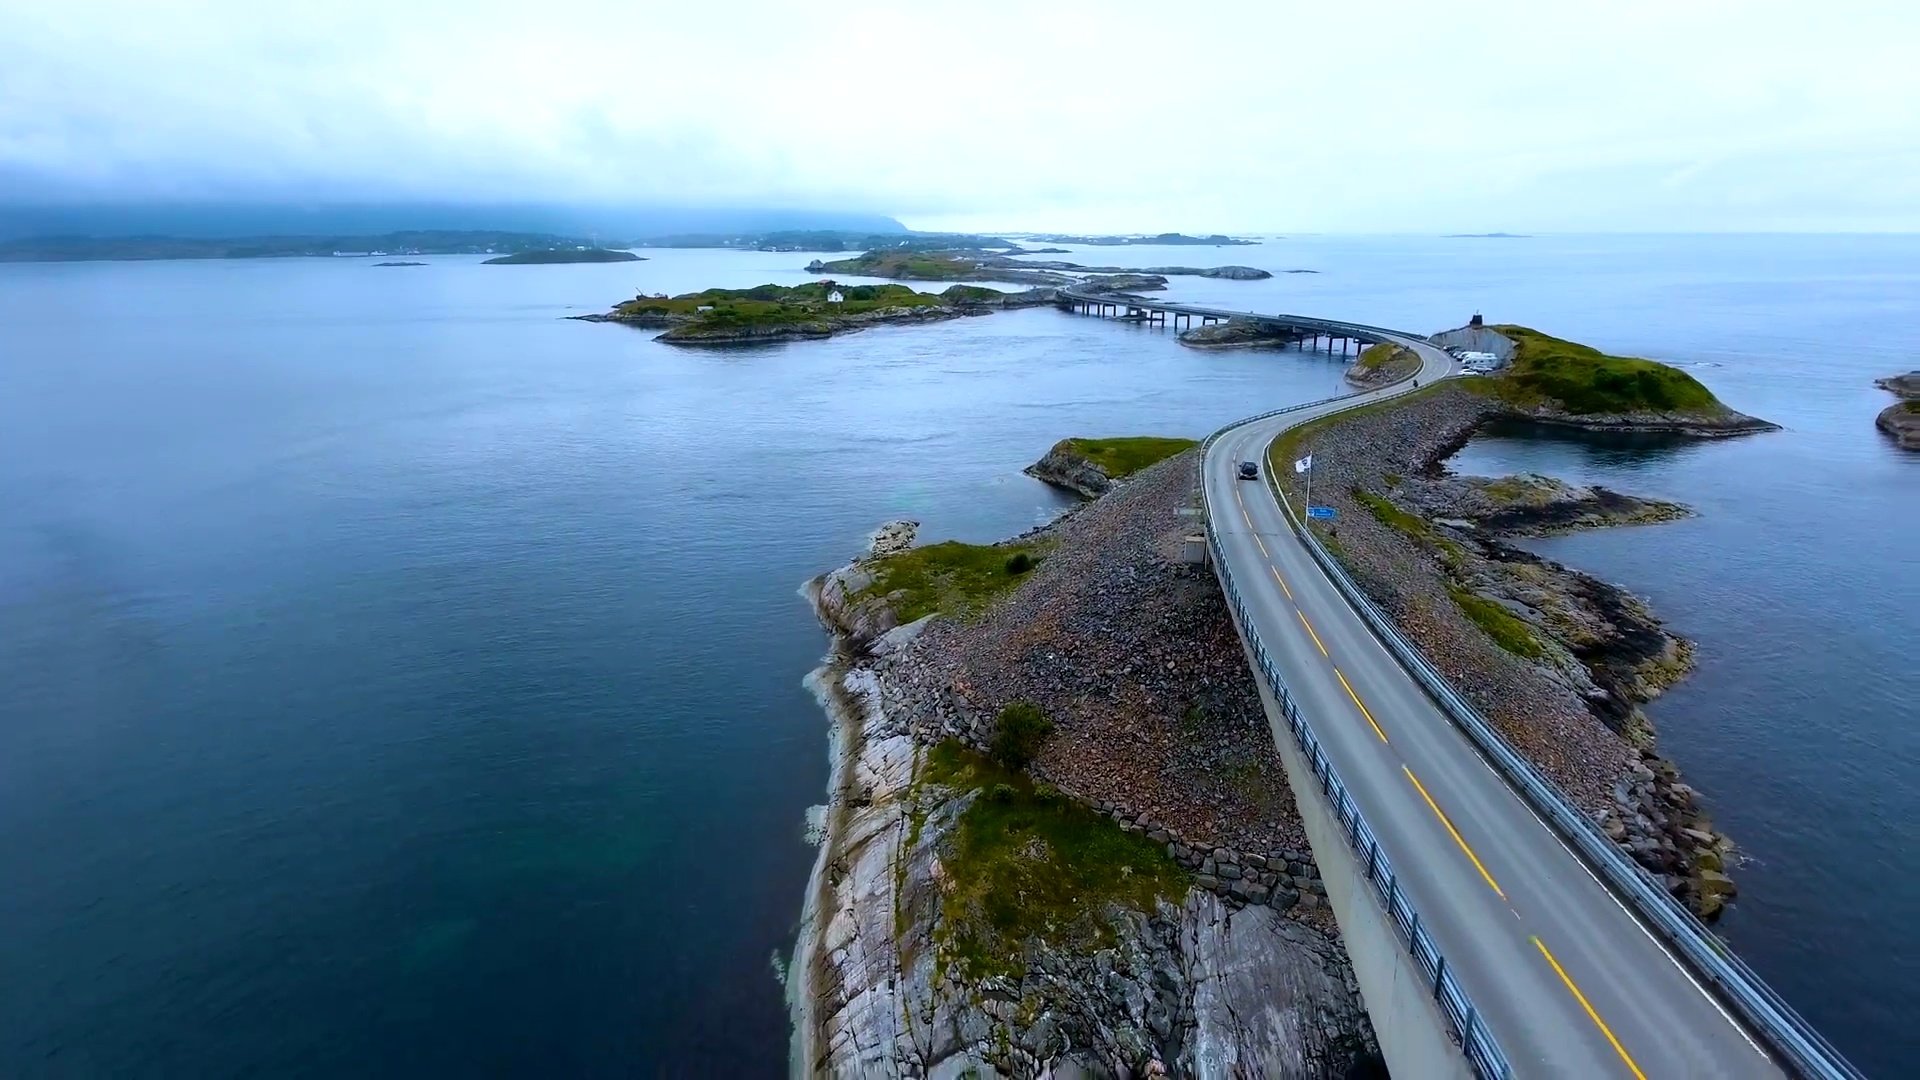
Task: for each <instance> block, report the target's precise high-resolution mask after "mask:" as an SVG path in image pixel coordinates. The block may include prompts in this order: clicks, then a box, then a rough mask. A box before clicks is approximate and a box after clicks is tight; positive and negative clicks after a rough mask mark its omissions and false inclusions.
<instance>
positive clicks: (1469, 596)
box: [1447, 582, 1547, 660]
mask: <svg viewBox="0 0 1920 1080" xmlns="http://www.w3.org/2000/svg"><path fill="white" fill-rule="evenodd" d="M1447 595H1449V596H1451V597H1453V602H1454V603H1456V604H1458V605H1460V610H1461V611H1463V612H1465V613H1466V615H1467V618H1469V619H1472V620H1473V623H1474V625H1475V626H1478V627H1479V628H1480V629H1482V630H1485V631H1486V632H1487V636H1488V637H1490V638H1492V639H1493V640H1494V643H1495V644H1496V645H1499V646H1500V647H1501V648H1503V649H1505V650H1507V651H1508V652H1510V653H1512V654H1514V655H1515V656H1524V657H1526V658H1527V659H1529V660H1537V659H1539V658H1540V657H1542V656H1544V655H1546V652H1547V650H1546V648H1545V647H1544V646H1542V645H1541V644H1540V639H1539V638H1537V637H1534V636H1533V628H1532V627H1530V626H1528V625H1527V622H1526V620H1525V619H1522V618H1520V617H1519V616H1517V615H1515V614H1513V613H1512V612H1510V611H1508V610H1507V609H1506V608H1503V607H1501V606H1500V605H1499V604H1496V603H1494V602H1493V601H1491V600H1489V599H1487V598H1486V597H1484V596H1478V595H1476V594H1474V593H1473V592H1471V591H1469V590H1467V589H1464V588H1462V587H1460V586H1458V585H1455V584H1453V583H1451V582H1449V583H1448V584H1447Z"/></svg>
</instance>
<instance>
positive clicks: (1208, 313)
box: [1055, 287, 1397, 355]
mask: <svg viewBox="0 0 1920 1080" xmlns="http://www.w3.org/2000/svg"><path fill="white" fill-rule="evenodd" d="M1057 297H1058V298H1057V300H1056V301H1055V302H1056V304H1057V305H1058V306H1059V307H1061V308H1063V309H1065V310H1068V311H1075V312H1079V313H1080V314H1083V315H1094V316H1098V317H1100V318H1112V319H1118V320H1120V321H1121V322H1137V323H1148V324H1159V325H1163V326H1171V327H1172V328H1173V329H1175V330H1179V329H1181V328H1182V326H1183V324H1184V325H1185V326H1187V327H1191V326H1193V324H1194V320H1196V319H1198V320H1199V321H1200V324H1201V325H1203V326H1204V325H1208V324H1211V323H1216V322H1227V321H1228V320H1231V319H1239V320H1241V321H1243V322H1251V323H1257V324H1259V325H1261V326H1263V327H1265V328H1266V329H1268V330H1270V331H1272V332H1274V333H1275V335H1276V336H1278V337H1279V338H1281V339H1282V340H1289V341H1292V342H1293V343H1295V344H1298V345H1299V346H1301V347H1302V348H1304V349H1308V350H1310V351H1311V350H1314V349H1318V348H1320V347H1321V346H1322V344H1323V343H1324V346H1325V349H1326V351H1328V352H1332V351H1333V343H1334V342H1336V341H1337V342H1339V343H1340V352H1341V354H1342V355H1344V354H1345V353H1346V352H1347V351H1348V349H1349V348H1351V349H1353V351H1355V352H1358V351H1359V346H1362V345H1369V344H1372V343H1375V342H1380V341H1388V340H1392V339H1393V338H1394V337H1395V336H1397V335H1396V332H1395V331H1392V330H1387V329H1384V328H1382V327H1378V326H1362V325H1360V324H1359V323H1349V322H1341V321H1339V320H1337V319H1315V318H1310V317H1308V316H1304V315H1263V314H1260V313H1259V312H1255V311H1232V310H1229V309H1227V308H1216V307H1207V306H1205V305H1203V304H1177V303H1172V302H1169V301H1164V300H1155V299H1153V298H1151V297H1146V296H1138V295H1135V294H1133V293H1124V292H1095V291H1091V290H1087V289H1076V288H1071V287H1067V288H1062V289H1060V290H1059V292H1058V294H1057Z"/></svg>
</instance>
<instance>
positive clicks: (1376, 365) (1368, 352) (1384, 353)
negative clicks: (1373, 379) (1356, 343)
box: [1353, 341, 1420, 371]
mask: <svg viewBox="0 0 1920 1080" xmlns="http://www.w3.org/2000/svg"><path fill="white" fill-rule="evenodd" d="M1402 357H1405V358H1407V359H1409V360H1412V361H1413V362H1414V363H1415V364H1416V365H1417V364H1418V363H1419V361H1420V358H1419V357H1417V356H1415V355H1414V354H1413V350H1411V349H1408V348H1406V347H1405V346H1402V345H1394V344H1391V343H1388V342H1385V341H1382V342H1378V343H1376V344H1373V345H1369V346H1367V347H1366V348H1364V349H1362V350H1360V358H1359V359H1357V360H1355V361H1354V362H1353V366H1354V367H1356V368H1358V369H1360V370H1361V371H1376V370H1378V369H1380V368H1383V367H1386V366H1387V365H1388V364H1391V363H1393V362H1394V361H1396V360H1399V359H1401V358H1402Z"/></svg>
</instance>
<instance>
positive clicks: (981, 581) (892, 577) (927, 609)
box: [859, 540, 1042, 623]
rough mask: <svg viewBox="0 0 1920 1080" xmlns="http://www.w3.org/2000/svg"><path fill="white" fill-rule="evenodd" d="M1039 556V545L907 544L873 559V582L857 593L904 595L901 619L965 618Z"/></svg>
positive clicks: (897, 605)
mask: <svg viewBox="0 0 1920 1080" xmlns="http://www.w3.org/2000/svg"><path fill="white" fill-rule="evenodd" d="M1022 555H1024V556H1026V558H1025V559H1024V560H1022V559H1021V558H1020V556H1022ZM1041 555H1042V551H1041V545H1038V544H963V543H961V542H959V541H958V540H947V541H944V542H942V543H938V544H928V545H927V546H925V547H917V548H909V549H907V550H906V551H902V552H900V553H899V554H897V555H888V556H887V557H885V558H883V559H878V560H875V562H874V569H873V583H872V584H870V585H868V586H867V587H866V588H865V589H862V590H861V591H860V593H859V597H860V598H864V597H870V596H889V595H891V594H893V593H895V592H900V593H903V594H904V595H902V596H901V597H900V598H899V600H898V601H897V602H896V603H895V604H894V610H895V612H897V613H898V614H899V616H900V621H901V622H903V623H909V622H912V621H913V620H915V619H918V618H920V617H922V616H925V615H931V614H933V613H934V612H936V611H942V612H945V613H947V614H949V615H955V616H961V617H964V616H967V615H970V614H972V613H974V612H976V611H978V610H980V609H981V608H982V607H984V606H985V605H986V604H987V602H988V601H991V600H992V599H994V598H995V597H997V596H999V595H1000V594H1002V593H1005V592H1007V591H1008V590H1010V589H1012V588H1013V587H1014V586H1016V585H1018V584H1020V582H1022V581H1024V580H1026V577H1027V575H1028V574H1030V573H1032V571H1033V567H1035V566H1037V565H1039V562H1040V558H1041Z"/></svg>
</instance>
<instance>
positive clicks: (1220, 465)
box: [1183, 306, 1783, 1080]
mask: <svg viewBox="0 0 1920 1080" xmlns="http://www.w3.org/2000/svg"><path fill="white" fill-rule="evenodd" d="M1183 307H1184V306H1183ZM1318 322H1319V320H1299V323H1301V324H1303V325H1313V324H1315V323H1318ZM1366 329H1368V330H1370V331H1376V332H1375V333H1374V334H1373V336H1374V337H1376V338H1383V339H1385V340H1391V341H1394V342H1395V343H1397V344H1400V345H1404V346H1406V347H1407V348H1410V349H1413V350H1415V351H1416V352H1418V353H1419V355H1420V357H1421V361H1422V368H1421V372H1420V377H1419V381H1420V382H1421V383H1429V382H1431V381H1432V380H1435V379H1438V378H1441V377H1444V376H1446V375H1448V374H1450V373H1451V371H1452V360H1451V359H1450V358H1449V357H1448V356H1447V355H1446V354H1445V353H1443V352H1441V351H1440V350H1439V349H1436V348H1434V347H1433V346H1431V345H1428V344H1426V343H1425V342H1422V341H1419V340H1417V339H1413V338H1408V337H1402V336H1398V335H1391V334H1386V333H1380V332H1377V331H1378V328H1371V327H1369V328H1366ZM1408 389H1410V387H1408V386H1407V385H1406V384H1404V383H1403V384H1401V385H1399V386H1395V387H1389V388H1386V389H1383V390H1379V391H1374V392H1372V393H1368V394H1361V395H1356V396H1353V397H1349V398H1342V399H1340V400H1338V401H1334V402H1329V403H1326V404H1325V405H1323V406H1320V407H1318V408H1312V409H1305V410H1300V411H1297V412H1291V413H1286V414H1282V415H1280V416H1274V417H1269V418H1266V419H1260V420H1253V421H1249V422H1247V423H1245V424H1242V425H1240V426H1238V427H1235V428H1232V429H1229V430H1228V431H1226V432H1224V433H1223V434H1222V435H1221V436H1220V437H1219V438H1218V439H1217V440H1216V441H1215V442H1214V444H1213V445H1212V447H1211V448H1210V449H1209V450H1208V453H1207V457H1206V460H1205V462H1204V465H1203V480H1204V482H1205V483H1206V485H1207V494H1208V502H1209V504H1210V505H1211V506H1212V507H1213V517H1214V528H1215V531H1216V532H1217V534H1218V536H1219V540H1220V544H1221V546H1222V549H1223V550H1224V552H1225V557H1226V559H1227V560H1228V562H1229V564H1230V566H1231V569H1232V571H1233V575H1234V579H1235V581H1236V582H1238V583H1239V586H1240V588H1241V590H1242V591H1243V592H1244V594H1245V601H1246V604H1247V607H1248V612H1249V618H1250V619H1251V620H1252V621H1253V624H1254V628H1255V629H1256V630H1257V631H1258V632H1259V635H1260V637H1261V638H1262V640H1264V641H1265V642H1266V645H1267V648H1268V650H1269V652H1271V653H1272V655H1273V659H1274V660H1275V662H1276V663H1278V664H1279V665H1280V669H1281V673H1282V676H1283V678H1284V679H1285V681H1286V683H1287V686H1288V688H1289V690H1290V691H1291V692H1292V694H1293V696H1294V699H1295V701H1296V702H1297V703H1298V704H1299V707H1300V709H1301V712H1302V713H1303V714H1304V715H1305V716H1306V717H1307V719H1308V722H1309V723H1311V724H1312V725H1313V729H1314V733H1315V734H1316V735H1317V736H1318V737H1319V739H1320V741H1321V743H1322V746H1323V748H1324V749H1325V751H1326V753H1327V755H1328V756H1329V757H1330V758H1331V759H1332V761H1333V764H1334V768H1335V769H1336V770H1337V771H1338V773H1339V774H1340V776H1341V778H1342V779H1343V780H1344V781H1345V782H1346V784H1347V786H1348V788H1349V789H1350V790H1351V792H1352V794H1353V797H1354V799H1355V801H1356V802H1358V803H1359V804H1360V809H1361V812H1362V814H1363V815H1364V816H1365V817H1366V819H1367V821H1368V823H1369V824H1370V825H1371V826H1372V827H1373V830H1374V832H1375V833H1376V834H1377V835H1378V837H1379V840H1380V842H1381V845H1382V846H1383V848H1384V849H1385V850H1386V851H1387V852H1388V854H1389V856H1390V857H1391V858H1392V860H1393V864H1394V867H1395V869H1396V872H1397V873H1398V880H1400V881H1401V882H1402V883H1403V884H1402V888H1403V889H1404V890H1405V891H1406V892H1407V893H1408V894H1409V895H1410V897H1411V898H1412V900H1413V903H1414V906H1415V908H1416V909H1417V910H1418V911H1419V912H1420V916H1421V920H1422V924H1423V926H1424V927H1425V928H1426V930H1427V931H1428V932H1429V933H1430V934H1431V935H1432V936H1433V939H1434V941H1435V944H1436V945H1437V946H1438V947H1439V949H1440V951H1441V952H1442V953H1443V954H1444V955H1445V956H1446V958H1447V963H1448V966H1449V970H1450V971H1452V973H1453V974H1454V977H1455V978H1456V979H1458V981H1459V983H1460V985H1461V987H1462V989H1464V990H1465V991H1466V993H1467V995H1468V996H1469V997H1470V998H1471V999H1472V1002H1473V1004H1474V1006H1475V1007H1476V1008H1477V1009H1478V1010H1479V1011H1480V1014H1481V1016H1482V1018H1483V1020H1484V1021H1485V1023H1486V1024H1487V1026H1488V1028H1489V1030H1491V1031H1492V1032H1493V1034H1494V1037H1495V1038H1496V1039H1498V1040H1499V1042H1500V1045H1501V1048H1502V1049H1503V1050H1504V1051H1505V1053H1506V1055H1507V1058H1508V1059H1509V1061H1510V1062H1511V1063H1512V1066H1513V1070H1514V1073H1515V1074H1516V1075H1518V1076H1539V1077H1573V1076H1594V1077H1637V1078H1639V1080H1648V1078H1658V1080H1664V1078H1668V1077H1739V1078H1746V1077H1766V1076H1780V1075H1783V1074H1782V1072H1781V1070H1780V1069H1779V1067H1778V1066H1776V1065H1775V1064H1774V1062H1773V1061H1772V1060H1771V1059H1770V1058H1769V1057H1768V1056H1767V1054H1766V1053H1765V1052H1763V1051H1762V1050H1761V1048H1760V1047H1759V1045H1758V1044H1757V1043H1756V1042H1755V1041H1754V1040H1753V1039H1752V1038H1750V1037H1749V1036H1748V1034H1747V1033H1746V1031H1745V1030H1744V1029H1743V1028H1742V1027H1741V1026H1740V1025H1739V1024H1738V1023H1737V1022H1736V1021H1735V1020H1734V1019H1733V1018H1732V1017H1731V1016H1730V1015H1728V1013H1727V1012H1726V1011H1725V1010H1724V1009H1723V1008H1722V1007H1721V1006H1720V1004H1719V1003H1718V1002H1717V1001H1716V1000H1715V999H1714V998H1712V997H1710V996H1709V995H1708V993H1707V991H1706V990H1705V989H1703V988H1702V987H1701V986H1700V985H1699V984H1698V983H1697V982H1696V981H1695V980H1694V978H1693V977H1692V976H1691V975H1690V974H1689V973H1688V972H1687V971H1686V970H1685V969H1684V968H1682V967H1681V965H1680V963H1679V961H1677V960H1676V959H1674V958H1673V957H1672V956H1671V955H1670V954H1669V953H1668V952H1667V950H1666V949H1665V948H1664V947H1663V946H1662V945H1661V944H1660V943H1659V942H1658V941H1656V940H1655V938H1654V937H1653V935H1652V934H1651V933H1649V932H1648V931H1647V930H1646V929H1645V928H1644V927H1643V926H1642V925H1641V923H1640V922H1639V920H1638V919H1636V918H1635V917H1634V916H1633V915H1632V914H1631V913H1630V912H1629V911H1628V910H1627V909H1626V908H1625V907H1624V906H1622V905H1621V904H1620V902H1619V901H1617V900H1616V899H1615V898H1614V896H1613V894H1612V893H1611V892H1610V891H1609V890H1608V889H1607V888H1606V887H1604V886H1603V885H1602V884H1601V883H1600V882H1599V880H1598V879H1596V878H1595V877H1593V875H1592V874H1591V873H1590V872H1589V871H1588V870H1587V869H1586V867H1585V865H1584V864H1583V863H1582V862H1581V861H1580V859H1579V858H1577V857H1576V856H1575V855H1574V854H1573V853H1572V852H1571V851H1569V850H1568V849H1567V848H1566V847H1565V846H1564V845H1563V844H1562V843H1561V842H1560V840H1559V838H1558V837H1557V836H1556V835H1555V834H1554V833H1553V832H1552V831H1551V830H1550V829H1549V828H1548V827H1547V826H1546V825H1545V824H1544V823H1542V822H1541V821H1540V820H1539V819H1538V818H1537V817H1536V816H1535V815H1534V814H1533V812H1532V811H1531V810H1530V809H1529V808H1528V807H1527V806H1526V805H1525V804H1524V803H1523V802H1522V801H1521V799H1520V797H1519V796H1517V795H1516V794H1514V792H1513V791H1512V790H1511V789H1510V788H1509V787H1508V786H1507V784H1506V783H1505V782H1504V781H1503V780H1502V779H1501V778H1500V777H1499V776H1498V775H1497V774H1495V773H1494V771H1493V769H1492V768H1491V767H1490V766H1488V765H1487V764H1486V763H1485V762H1484V761H1482V760H1481V758H1480V757H1479V755H1478V753H1477V752H1476V751H1475V750H1474V748H1473V747H1472V745H1471V744H1470V743H1469V742H1468V741H1467V739H1466V737H1465V736H1464V735H1462V734H1461V733H1460V732H1459V730H1458V729H1456V728H1455V727H1454V726H1453V724H1452V723H1451V722H1450V721H1449V720H1448V719H1447V717H1446V716H1445V715H1444V714H1443V713H1442V712H1441V711H1440V710H1439V709H1438V707H1436V706H1435V705H1434V704H1433V703H1432V701H1431V700H1430V699H1429V698H1428V697H1427V696H1426V695H1425V693H1424V692H1423V691H1422V690H1421V688H1420V686H1419V684H1417V683H1416V682H1415V681H1414V680H1413V678H1412V677H1411V676H1410V675H1408V674H1407V673H1406V671H1405V670H1403V669H1402V668H1401V667H1400V665H1399V664H1398V663H1397V662H1396V661H1395V660H1394V658H1393V657H1392V656H1391V655H1389V654H1388V653H1387V651H1386V649H1385V648H1384V647H1383V646H1382V645H1381V644H1380V642H1379V641H1378V640H1376V639H1375V638H1374V636H1373V635H1372V633H1371V632H1370V631H1369V629H1368V627H1367V625H1366V623H1365V622H1363V621H1362V620H1361V618H1360V616H1359V615H1358V614H1356V613H1355V612H1354V610H1353V609H1352V608H1351V607H1350V606H1349V605H1348V604H1347V602H1346V600H1345V599H1344V598H1343V597H1342V596H1341V595H1340V593H1339V592H1338V591H1337V590H1336V589H1335V587H1334V585H1333V584H1332V583H1331V582H1330V581H1328V580H1327V578H1326V577H1325V576H1324V575H1323V573H1322V572H1321V570H1320V569H1319V567H1318V566H1317V564H1315V562H1314V561H1313V558H1312V557H1311V556H1310V555H1309V554H1308V553H1307V550H1306V548H1305V547H1304V546H1303V545H1302V543H1301V541H1300V540H1299V538H1298V537H1296V536H1295V535H1294V533H1293V530H1292V529H1291V528H1290V527H1289V525H1288V523H1287V519H1286V518H1285V517H1284V516H1283V514H1282V512H1281V510H1280V507H1279V504H1278V503H1277V501H1276V499H1275V496H1274V493H1273V490H1272V488H1271V487H1269V486H1268V485H1267V484H1266V483H1264V482H1260V483H1250V482H1243V481H1241V480H1239V479H1237V478H1236V470H1237V468H1238V466H1239V463H1240V462H1242V461H1257V462H1260V465H1261V469H1262V475H1263V476H1264V475H1265V470H1266V468H1267V464H1266V461H1265V457H1266V449H1267V446H1268V444H1270V443H1271V442H1272V441H1273V439H1274V437H1275V436H1276V435H1278V434H1279V433H1280V432H1282V431H1284V430H1286V429H1287V428H1290V427H1293V426H1296V425H1298V424H1301V423H1303V422H1305V421H1308V420H1311V419H1314V418H1315V417H1318V416H1324V415H1326V414H1327V413H1330V412H1337V411H1340V410H1343V409H1347V408H1351V407H1353V406H1355V405H1357V404H1362V403H1365V402H1367V401H1371V400H1375V399H1377V398H1382V397H1390V396H1394V395H1396V394H1399V393H1403V392H1405V391H1406V390H1408ZM1275 737H1276V738H1291V735H1290V734H1287V733H1286V732H1285V730H1284V728H1276V731H1275ZM1377 1022H1382V1023H1385V1022H1390V1020H1388V1019H1387V1018H1378V1020H1377Z"/></svg>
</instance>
